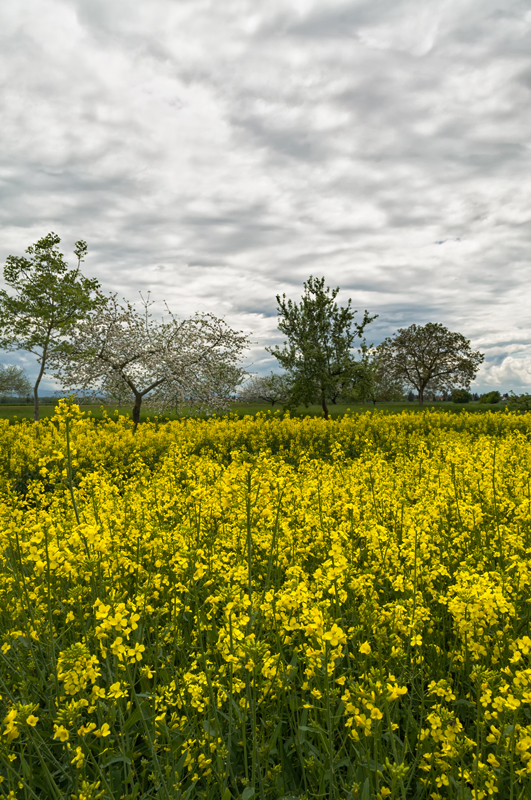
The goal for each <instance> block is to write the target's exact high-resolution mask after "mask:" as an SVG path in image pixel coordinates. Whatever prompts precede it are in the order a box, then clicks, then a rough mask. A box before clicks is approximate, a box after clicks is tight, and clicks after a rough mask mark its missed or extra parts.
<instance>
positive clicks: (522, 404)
mask: <svg viewBox="0 0 531 800" xmlns="http://www.w3.org/2000/svg"><path fill="white" fill-rule="evenodd" d="M508 406H509V408H510V409H511V411H531V394H515V393H514V392H513V391H511V393H510V394H509V402H508Z"/></svg>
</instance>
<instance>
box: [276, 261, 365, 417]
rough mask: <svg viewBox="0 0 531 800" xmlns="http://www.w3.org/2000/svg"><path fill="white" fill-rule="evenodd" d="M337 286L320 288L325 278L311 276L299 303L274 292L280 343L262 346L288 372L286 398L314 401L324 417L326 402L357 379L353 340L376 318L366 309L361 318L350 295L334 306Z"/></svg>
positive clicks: (307, 401) (326, 412)
mask: <svg viewBox="0 0 531 800" xmlns="http://www.w3.org/2000/svg"><path fill="white" fill-rule="evenodd" d="M338 293H339V287H337V288H336V289H332V290H331V289H330V288H329V287H328V286H327V287H325V279H324V278H314V277H313V276H310V277H309V278H308V280H307V281H305V283H304V294H303V296H302V298H301V302H300V303H295V302H293V301H292V300H286V295H285V294H284V295H282V296H280V295H277V303H278V328H279V330H280V331H281V333H283V334H284V335H285V336H286V339H285V341H284V346H283V347H282V348H281V347H278V346H276V347H272V348H267V350H269V352H270V353H272V355H274V356H275V358H276V359H277V360H278V362H279V364H280V365H281V366H282V367H283V368H284V369H285V370H286V372H287V373H288V375H289V377H290V379H291V382H292V388H291V402H292V403H294V404H297V403H303V404H305V405H308V404H309V403H312V402H314V401H315V400H316V399H318V401H319V402H320V404H321V407H322V409H323V413H324V416H325V419H328V404H327V402H328V400H329V399H330V398H331V397H335V396H337V395H338V394H339V393H340V392H341V391H345V389H347V388H348V387H350V386H352V384H353V383H354V381H355V380H356V377H357V374H358V373H357V362H356V358H355V355H354V344H355V341H356V340H357V339H362V337H363V331H364V329H365V327H366V326H367V325H368V324H369V323H370V322H372V320H373V319H375V318H376V317H374V316H373V317H371V316H369V314H368V312H367V311H365V313H364V315H363V318H362V320H361V322H359V323H358V322H356V321H355V319H354V318H355V315H356V314H357V311H355V310H354V309H352V301H351V300H350V299H349V300H348V302H347V305H346V306H339V305H338V304H337V303H336V297H337V295H338Z"/></svg>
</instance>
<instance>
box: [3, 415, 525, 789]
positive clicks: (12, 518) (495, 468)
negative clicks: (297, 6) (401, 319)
mask: <svg viewBox="0 0 531 800" xmlns="http://www.w3.org/2000/svg"><path fill="white" fill-rule="evenodd" d="M530 435H531V416H530V415H517V414H511V413H507V414H505V415H499V414H492V413H486V414H482V415H478V414H467V413H460V414H450V413H443V412H429V411H426V412H423V413H420V414H408V413H407V412H404V413H402V414H397V415H383V414H378V413H376V414H374V415H371V414H362V415H352V416H349V415H347V416H345V417H344V418H343V419H341V420H338V421H330V422H325V421H324V420H320V419H302V420H299V419H297V420H295V419H290V418H289V417H285V418H281V417H280V416H279V415H273V414H269V415H267V414H266V415H262V416H259V417H257V418H255V419H251V418H247V419H244V420H241V421H240V420H236V419H230V418H225V419H213V420H210V421H200V420H195V421H194V420H185V421H182V422H172V423H168V424H161V423H160V422H159V421H157V420H155V421H153V422H151V423H146V424H144V425H142V426H140V428H139V429H138V431H137V433H136V435H133V432H132V429H131V425H130V423H129V422H128V421H127V420H126V419H124V418H119V417H116V418H111V417H105V418H104V419H103V421H99V420H98V421H96V420H93V419H91V418H90V416H88V417H87V416H85V415H83V414H82V413H81V412H80V411H79V409H78V408H77V407H76V406H75V405H70V404H68V403H66V402H63V403H61V405H60V407H59V408H58V410H57V413H56V415H55V416H54V417H53V418H52V419H51V420H46V421H43V422H41V423H39V424H38V425H34V424H30V423H20V424H17V425H9V424H8V423H7V422H5V423H2V422H0V460H1V475H0V493H1V495H0V500H1V502H0V515H1V528H0V531H1V532H0V551H1V561H0V615H1V628H0V694H1V700H0V705H1V709H0V715H1V716H0V719H1V720H2V723H3V724H2V727H1V730H0V740H1V741H0V794H1V795H2V796H4V797H7V798H10V799H13V800H14V798H17V800H22V799H24V800H29V799H30V798H49V799H50V800H52V799H55V798H57V800H60V799H61V800H62V799H63V798H64V799H65V800H89V799H90V800H95V798H101V799H102V800H111V799H114V798H124V799H125V798H127V799H128V800H132V799H133V798H139V800H140V798H161V799H162V798H164V799H168V798H172V799H173V798H175V800H177V799H178V798H191V799H192V798H205V800H206V799H207V798H208V799H209V800H218V798H219V800H229V799H230V798H242V800H250V798H253V797H254V798H257V799H258V798H260V800H279V798H292V799H293V798H300V800H310V799H313V798H327V799H328V798H330V799H331V800H354V798H357V799H358V800H372V798H378V799H379V800H380V798H382V799H383V798H391V800H394V798H398V799H400V800H410V798H415V799H416V798H418V799H419V800H420V798H432V799H433V800H440V799H441V798H459V799H460V800H461V799H462V800H468V798H470V800H482V798H488V797H498V798H499V799H500V800H508V799H509V798H510V799H511V800H513V798H514V800H517V798H519V799H520V800H522V799H524V798H529V797H531V713H530V709H531V665H530V658H531V638H530V636H529V619H530V611H531V609H530V603H531V592H530V581H531V480H530V478H531V441H530Z"/></svg>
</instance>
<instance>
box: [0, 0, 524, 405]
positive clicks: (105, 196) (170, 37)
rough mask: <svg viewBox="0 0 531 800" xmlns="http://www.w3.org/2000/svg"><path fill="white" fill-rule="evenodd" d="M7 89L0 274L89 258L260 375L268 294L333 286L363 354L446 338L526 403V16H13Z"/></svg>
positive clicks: (17, 359) (315, 12)
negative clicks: (199, 318)
mask: <svg viewBox="0 0 531 800" xmlns="http://www.w3.org/2000/svg"><path fill="white" fill-rule="evenodd" d="M0 69H1V81H2V89H1V96H0V102H1V116H0V119H1V126H0V139H1V146H0V187H1V193H2V204H1V208H0V214H1V217H0V224H1V237H0V264H3V263H4V261H5V257H6V256H7V255H8V254H20V255H21V254H22V253H23V251H24V250H25V248H26V247H27V246H28V245H29V244H30V243H32V242H34V241H35V240H36V239H38V238H40V237H41V236H43V235H45V234H46V233H47V232H49V231H51V230H53V231H55V232H56V233H58V234H59V236H61V238H62V240H63V241H62V249H63V250H64V252H65V253H66V254H68V255H70V254H71V251H72V249H73V246H74V242H75V241H76V240H77V239H80V238H82V239H85V240H86V241H87V242H88V246H89V255H88V258H87V260H86V262H85V270H84V271H85V274H87V275H88V276H91V277H92V276H95V277H97V278H98V279H99V280H100V281H101V283H102V285H103V287H104V289H105V290H106V291H111V290H112V291H117V292H119V293H120V295H122V296H125V297H127V298H128V299H135V298H136V297H138V292H139V291H146V290H148V289H149V290H151V292H152V296H153V298H154V299H155V300H158V301H162V300H167V302H168V304H169V305H170V307H171V309H172V310H173V311H174V312H175V313H177V314H178V315H180V316H188V315H190V314H191V313H193V312H194V311H196V310H197V311H212V312H214V313H215V314H218V315H219V316H223V317H225V319H226V320H227V321H228V322H229V323H231V324H232V325H234V326H235V327H237V328H238V329H243V330H245V331H249V332H251V333H252V339H253V341H254V342H255V343H256V344H255V345H254V347H253V350H252V352H251V353H250V354H249V358H248V361H247V364H248V365H249V368H250V369H251V371H258V372H263V371H268V370H269V369H272V368H274V367H275V366H276V362H275V361H274V359H272V358H271V357H270V356H269V355H268V354H267V353H266V352H265V351H264V347H265V345H267V344H272V343H274V342H275V341H277V340H278V339H279V335H278V332H277V329H276V300H275V296H276V294H278V293H281V294H282V293H284V292H285V293H286V294H287V295H288V296H289V297H292V298H293V299H297V298H298V297H300V295H301V291H302V283H303V281H304V280H305V279H306V278H307V277H308V276H309V275H310V274H313V275H316V276H321V275H324V276H325V277H326V280H327V282H328V283H329V284H330V285H332V286H340V287H341V289H342V292H341V295H340V298H342V299H346V298H348V297H352V299H353V301H354V307H356V308H359V309H360V310H363V309H365V308H367V309H368V310H369V311H370V312H371V313H376V314H379V318H378V320H377V321H376V322H375V323H373V324H372V326H371V334H370V336H369V338H370V339H371V340H372V341H374V342H376V343H377V342H379V341H381V340H382V339H383V338H384V337H385V336H386V335H388V334H390V333H392V332H393V331H394V330H396V329H397V328H398V327H404V326H408V325H410V324H412V323H417V324H424V323H426V322H428V321H433V322H441V323H443V324H444V325H447V326H448V327H449V328H450V329H452V330H456V331H460V332H461V333H463V334H465V335H466V336H467V337H468V338H470V339H471V340H472V344H473V346H474V347H476V348H478V349H480V350H482V351H483V352H485V354H486V363H485V366H484V368H483V369H482V372H481V374H480V377H479V379H478V380H477V381H476V384H475V387H476V388H478V389H481V388H484V387H486V386H490V387H491V388H499V389H502V390H508V389H511V388H513V389H515V390H518V389H520V388H521V387H526V388H527V389H528V390H531V307H530V305H531V304H530V302H529V301H530V292H529V279H530V259H531V247H530V244H531V226H530V217H531V180H530V175H531V5H530V3H529V0H496V1H495V0H342V1H339V0H267V2H265V3H257V2H256V0H223V2H220V0H149V2H148V0H139V1H138V2H135V3H132V2H131V1H130V0H127V1H126V0H62V1H61V0H17V2H12V3H9V2H4V3H2V5H1V8H0ZM72 262H74V258H73V256H72ZM3 361H4V362H5V363H18V364H24V365H25V366H27V367H28V371H29V372H30V373H31V372H32V367H31V361H30V360H29V359H26V358H24V356H14V355H11V354H10V355H9V356H5V357H4V358H3Z"/></svg>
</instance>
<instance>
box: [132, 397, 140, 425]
mask: <svg viewBox="0 0 531 800" xmlns="http://www.w3.org/2000/svg"><path fill="white" fill-rule="evenodd" d="M141 405H142V395H141V394H136V395H135V404H134V406H133V433H136V429H137V428H138V423H139V422H140V407H141Z"/></svg>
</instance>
